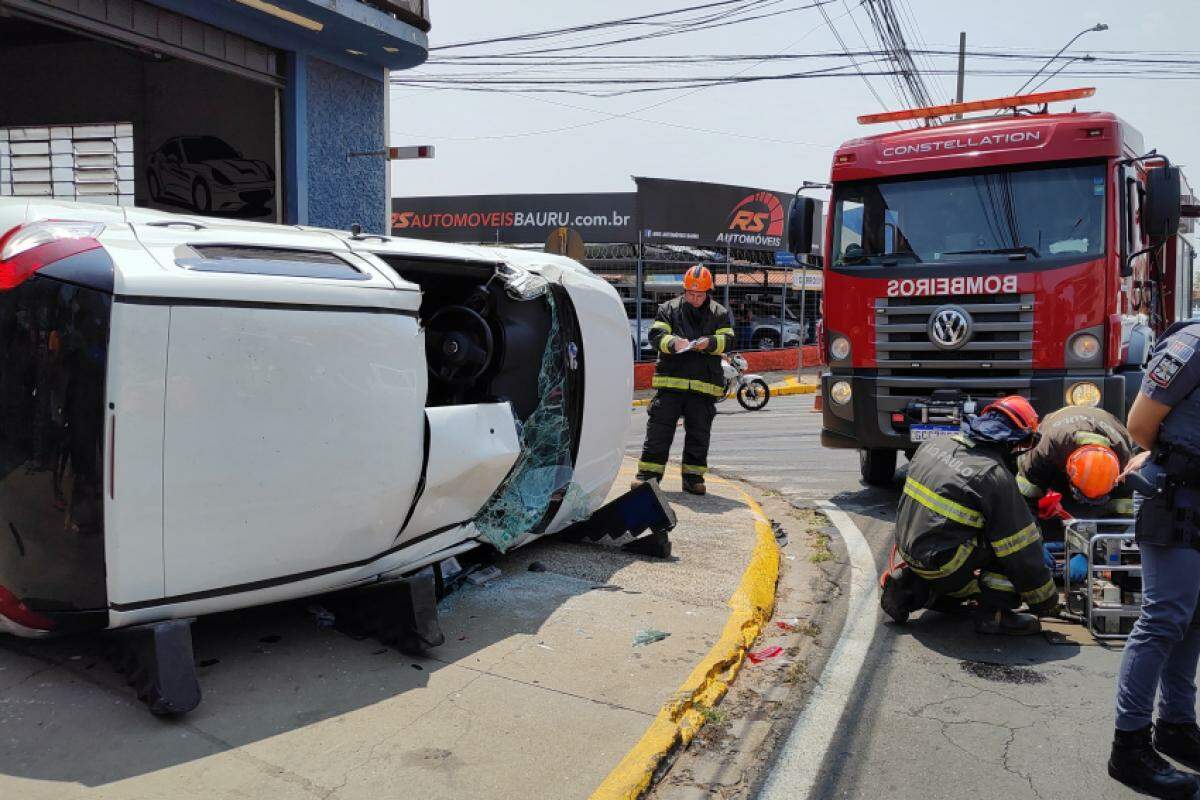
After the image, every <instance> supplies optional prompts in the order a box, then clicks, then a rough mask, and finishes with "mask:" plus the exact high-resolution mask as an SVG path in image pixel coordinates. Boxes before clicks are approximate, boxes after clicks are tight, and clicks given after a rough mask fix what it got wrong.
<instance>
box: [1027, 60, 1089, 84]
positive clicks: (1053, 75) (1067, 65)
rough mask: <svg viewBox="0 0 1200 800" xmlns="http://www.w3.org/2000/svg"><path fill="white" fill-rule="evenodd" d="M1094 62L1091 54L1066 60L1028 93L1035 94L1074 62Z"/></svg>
mask: <svg viewBox="0 0 1200 800" xmlns="http://www.w3.org/2000/svg"><path fill="white" fill-rule="evenodd" d="M1095 60H1096V59H1095V58H1093V57H1092V54H1091V53H1088V54H1087V55H1083V56H1075V57H1074V58H1071V59H1068V60H1067V61H1065V62H1063V65H1062V66H1061V67H1059V68H1058V69H1056V70H1054V72H1051V73H1050V74H1049V75H1047V76H1046V77H1044V78H1042V80H1041V81H1040V82H1039V83H1038V85H1037V86H1034V87H1033V88H1032V89H1030V90H1029V91H1030V92H1031V93H1032V92H1036V91H1037V90H1038V89H1040V88H1042V87H1043V86H1045V85H1046V84H1047V83H1049V82H1050V81H1052V80H1054V78H1055V77H1056V76H1057V75H1058V73H1060V72H1062V71H1063V70H1064V69H1066V68H1067V67H1069V66H1071V65H1072V64H1074V63H1075V62H1076V61H1085V62H1086V61H1095Z"/></svg>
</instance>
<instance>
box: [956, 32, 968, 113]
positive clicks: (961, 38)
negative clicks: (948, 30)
mask: <svg viewBox="0 0 1200 800" xmlns="http://www.w3.org/2000/svg"><path fill="white" fill-rule="evenodd" d="M966 67H967V32H966V31H959V33H958V97H956V98H955V102H958V103H961V102H962V101H963V78H964V77H965V76H966V73H967V70H966ZM954 118H955V119H962V114H961V113H959V114H955V115H954Z"/></svg>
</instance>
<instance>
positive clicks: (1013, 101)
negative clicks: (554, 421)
mask: <svg viewBox="0 0 1200 800" xmlns="http://www.w3.org/2000/svg"><path fill="white" fill-rule="evenodd" d="M1095 93H1096V89H1095V88H1094V87H1091V86H1088V87H1084V88H1082V89H1061V90H1059V91H1055V92H1034V93H1033V94H1015V95H1012V96H1011V97H995V98H992V99H991V100H969V101H967V102H965V103H947V104H945V105H941V106H925V107H924V108H908V109H905V110H903V111H888V112H886V113H883V114H863V115H862V116H861V117H859V118H858V123H859V124H860V125H874V124H876V123H880V122H899V121H901V120H909V119H933V118H934V117H946V116H950V115H951V114H964V113H966V112H969V111H992V110H995V109H1000V108H1015V107H1017V106H1037V105H1042V104H1043V103H1057V102H1061V101H1063V100H1081V99H1083V98H1085V97H1091V96H1092V95H1094V94H1095Z"/></svg>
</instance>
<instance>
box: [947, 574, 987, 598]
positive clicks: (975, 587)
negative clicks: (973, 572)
mask: <svg viewBox="0 0 1200 800" xmlns="http://www.w3.org/2000/svg"><path fill="white" fill-rule="evenodd" d="M977 594H979V581H977V580H975V579H974V578H972V579H971V582H970V583H968V584H967V585H966V586H964V587H963V588H961V589H959V590H958V591H957V592H946V596H947V597H958V598H963V597H974V596H975V595H977Z"/></svg>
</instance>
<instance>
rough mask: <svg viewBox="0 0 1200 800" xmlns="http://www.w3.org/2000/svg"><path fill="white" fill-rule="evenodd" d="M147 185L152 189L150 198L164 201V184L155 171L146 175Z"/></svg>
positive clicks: (157, 201)
mask: <svg viewBox="0 0 1200 800" xmlns="http://www.w3.org/2000/svg"><path fill="white" fill-rule="evenodd" d="M146 187H147V188H148V189H149V190H150V199H151V200H153V201H154V202H156V203H159V202H162V186H161V185H160V184H159V182H158V176H157V175H155V174H154V173H153V172H150V173H148V174H147V175H146Z"/></svg>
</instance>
